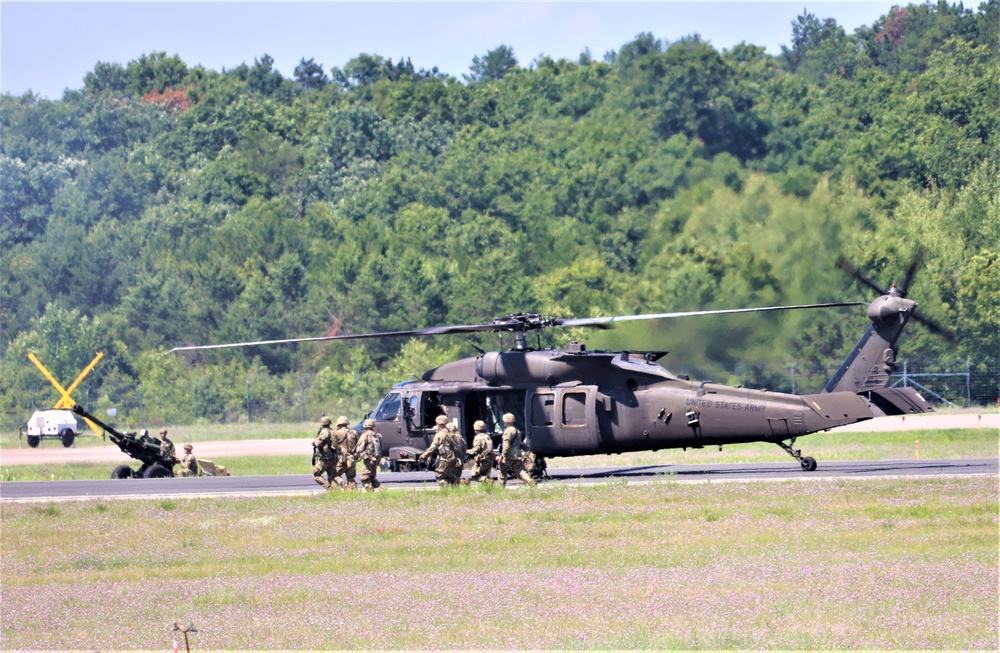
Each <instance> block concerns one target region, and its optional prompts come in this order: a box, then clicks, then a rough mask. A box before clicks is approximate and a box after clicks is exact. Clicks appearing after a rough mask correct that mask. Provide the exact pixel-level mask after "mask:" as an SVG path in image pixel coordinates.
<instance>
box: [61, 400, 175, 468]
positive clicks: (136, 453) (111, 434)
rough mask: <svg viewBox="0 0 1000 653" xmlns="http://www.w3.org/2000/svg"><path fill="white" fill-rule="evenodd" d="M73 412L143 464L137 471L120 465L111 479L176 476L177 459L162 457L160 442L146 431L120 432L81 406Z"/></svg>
mask: <svg viewBox="0 0 1000 653" xmlns="http://www.w3.org/2000/svg"><path fill="white" fill-rule="evenodd" d="M71 410H72V411H73V412H74V413H76V414H77V415H80V416H81V417H84V418H86V419H89V420H90V421H92V422H94V423H95V424H97V425H98V426H100V427H101V428H102V429H104V432H105V434H106V435H107V436H108V438H109V439H110V440H111V441H112V442H114V443H115V444H116V445H118V448H119V449H121V450H122V453H124V454H125V455H127V456H129V457H130V458H135V459H136V460H138V461H139V462H141V463H142V465H141V466H140V467H139V469H135V470H133V469H132V468H131V467H130V466H128V465H119V466H118V467H115V469H114V471H112V472H111V478H166V477H169V476H173V475H174V465H176V464H177V459H176V458H174V457H173V456H163V455H161V454H160V441H159V440H157V439H156V438H154V437H151V436H150V435H148V434H147V433H146V431H145V430H143V431H140V432H139V433H134V432H132V431H119V430H118V429H116V428H115V427H113V426H111V425H110V424H105V423H104V422H102V421H101V420H100V419H98V418H97V417H94V416H93V415H91V414H90V413H88V412H87V411H86V410H84V408H83V406H81V405H80V404H76V405H75V406H73V408H72V409H71Z"/></svg>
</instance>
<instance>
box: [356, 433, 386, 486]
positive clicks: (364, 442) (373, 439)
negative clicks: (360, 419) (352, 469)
mask: <svg viewBox="0 0 1000 653" xmlns="http://www.w3.org/2000/svg"><path fill="white" fill-rule="evenodd" d="M364 427H365V430H364V431H362V432H361V436H360V437H359V438H358V442H357V445H356V447H355V449H354V455H355V456H357V458H359V459H360V460H361V465H362V468H361V484H362V485H364V487H365V489H366V490H369V491H373V490H377V489H378V488H379V487H380V486H381V485H382V484H381V483H379V481H378V479H377V478H375V475H376V474H378V468H379V465H381V464H382V435H381V434H379V433H376V432H375V420H373V419H366V420H365V421H364Z"/></svg>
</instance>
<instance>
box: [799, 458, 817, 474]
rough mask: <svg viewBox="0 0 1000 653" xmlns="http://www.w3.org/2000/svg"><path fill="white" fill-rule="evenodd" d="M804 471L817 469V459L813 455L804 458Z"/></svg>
mask: <svg viewBox="0 0 1000 653" xmlns="http://www.w3.org/2000/svg"><path fill="white" fill-rule="evenodd" d="M802 471H805V472H814V471H816V459H815V458H813V457H812V456H806V457H805V458H803V459H802Z"/></svg>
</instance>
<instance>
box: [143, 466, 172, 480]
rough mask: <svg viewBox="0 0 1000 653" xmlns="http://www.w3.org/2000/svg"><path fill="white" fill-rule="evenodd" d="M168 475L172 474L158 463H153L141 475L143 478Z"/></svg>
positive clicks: (165, 476)
mask: <svg viewBox="0 0 1000 653" xmlns="http://www.w3.org/2000/svg"><path fill="white" fill-rule="evenodd" d="M169 476H173V474H172V473H170V470H169V469H167V468H166V467H164V466H163V465H161V464H160V463H153V464H152V465H150V466H149V469H147V470H146V471H145V473H143V475H142V477H143V478H167V477H169Z"/></svg>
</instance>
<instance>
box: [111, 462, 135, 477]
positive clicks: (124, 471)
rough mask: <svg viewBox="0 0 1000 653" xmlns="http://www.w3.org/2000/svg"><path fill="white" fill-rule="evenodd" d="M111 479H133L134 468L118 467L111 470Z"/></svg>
mask: <svg viewBox="0 0 1000 653" xmlns="http://www.w3.org/2000/svg"><path fill="white" fill-rule="evenodd" d="M111 478H114V479H119V478H132V468H131V467H129V466H128V465H118V466H117V467H115V468H114V469H113V470H111Z"/></svg>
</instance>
